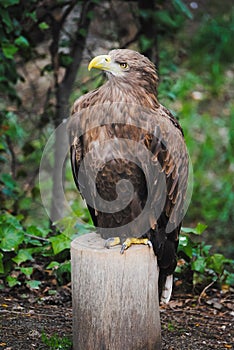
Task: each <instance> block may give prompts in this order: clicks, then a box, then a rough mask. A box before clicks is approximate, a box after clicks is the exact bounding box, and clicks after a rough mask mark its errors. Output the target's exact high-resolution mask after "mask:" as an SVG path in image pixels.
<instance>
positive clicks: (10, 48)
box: [2, 43, 18, 59]
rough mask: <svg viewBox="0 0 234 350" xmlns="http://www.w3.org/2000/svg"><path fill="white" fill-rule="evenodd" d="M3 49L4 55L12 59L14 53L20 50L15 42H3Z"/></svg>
mask: <svg viewBox="0 0 234 350" xmlns="http://www.w3.org/2000/svg"><path fill="white" fill-rule="evenodd" d="M2 51H3V53H4V56H5V57H6V58H9V59H12V58H14V55H15V54H16V52H17V51H18V47H16V46H15V45H13V44H10V43H3V44H2Z"/></svg>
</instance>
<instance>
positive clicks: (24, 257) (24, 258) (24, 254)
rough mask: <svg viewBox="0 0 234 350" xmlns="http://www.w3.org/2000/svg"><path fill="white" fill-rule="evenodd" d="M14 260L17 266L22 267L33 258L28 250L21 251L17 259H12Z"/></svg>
mask: <svg viewBox="0 0 234 350" xmlns="http://www.w3.org/2000/svg"><path fill="white" fill-rule="evenodd" d="M12 260H13V261H14V262H15V263H16V264H17V265H20V264H21V263H22V262H25V261H28V260H33V257H32V255H31V253H30V252H29V251H28V249H20V250H19V252H18V254H17V255H16V257H14V258H12Z"/></svg>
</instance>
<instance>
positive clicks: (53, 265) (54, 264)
mask: <svg viewBox="0 0 234 350" xmlns="http://www.w3.org/2000/svg"><path fill="white" fill-rule="evenodd" d="M59 265H60V263H59V262H57V261H51V262H50V263H49V265H48V266H46V268H47V269H49V270H50V269H57V268H58V267H59Z"/></svg>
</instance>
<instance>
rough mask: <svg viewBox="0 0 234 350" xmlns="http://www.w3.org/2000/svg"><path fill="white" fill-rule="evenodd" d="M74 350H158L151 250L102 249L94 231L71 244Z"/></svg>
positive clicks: (154, 265)
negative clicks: (122, 251) (122, 250)
mask: <svg viewBox="0 0 234 350" xmlns="http://www.w3.org/2000/svg"><path fill="white" fill-rule="evenodd" d="M71 256H72V288H73V349H74V350H159V349H161V345H160V344H161V327H160V316H159V302H158V284H157V280H158V269H157V258H156V257H155V255H154V253H153V250H152V249H150V248H148V247H147V246H143V245H138V246H132V247H130V249H128V250H127V251H126V252H124V254H123V255H121V254H120V247H119V246H118V247H114V248H111V249H109V250H108V249H106V248H104V240H103V239H101V238H100V236H99V235H97V234H96V233H90V234H87V235H84V236H81V237H79V238H77V239H75V240H74V241H73V242H72V245H71Z"/></svg>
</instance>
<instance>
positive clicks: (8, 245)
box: [0, 223, 24, 252]
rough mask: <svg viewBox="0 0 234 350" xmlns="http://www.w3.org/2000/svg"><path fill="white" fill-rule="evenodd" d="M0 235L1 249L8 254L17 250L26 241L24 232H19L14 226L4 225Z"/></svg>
mask: <svg viewBox="0 0 234 350" xmlns="http://www.w3.org/2000/svg"><path fill="white" fill-rule="evenodd" d="M0 234H1V236H0V237H1V242H0V248H1V249H2V250H3V251H6V252H7V251H8V252H9V251H14V250H17V249H18V247H19V245H20V244H21V243H22V242H23V240H24V232H23V230H18V228H17V227H15V226H14V225H12V224H7V223H4V224H2V225H1V231H0Z"/></svg>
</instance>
